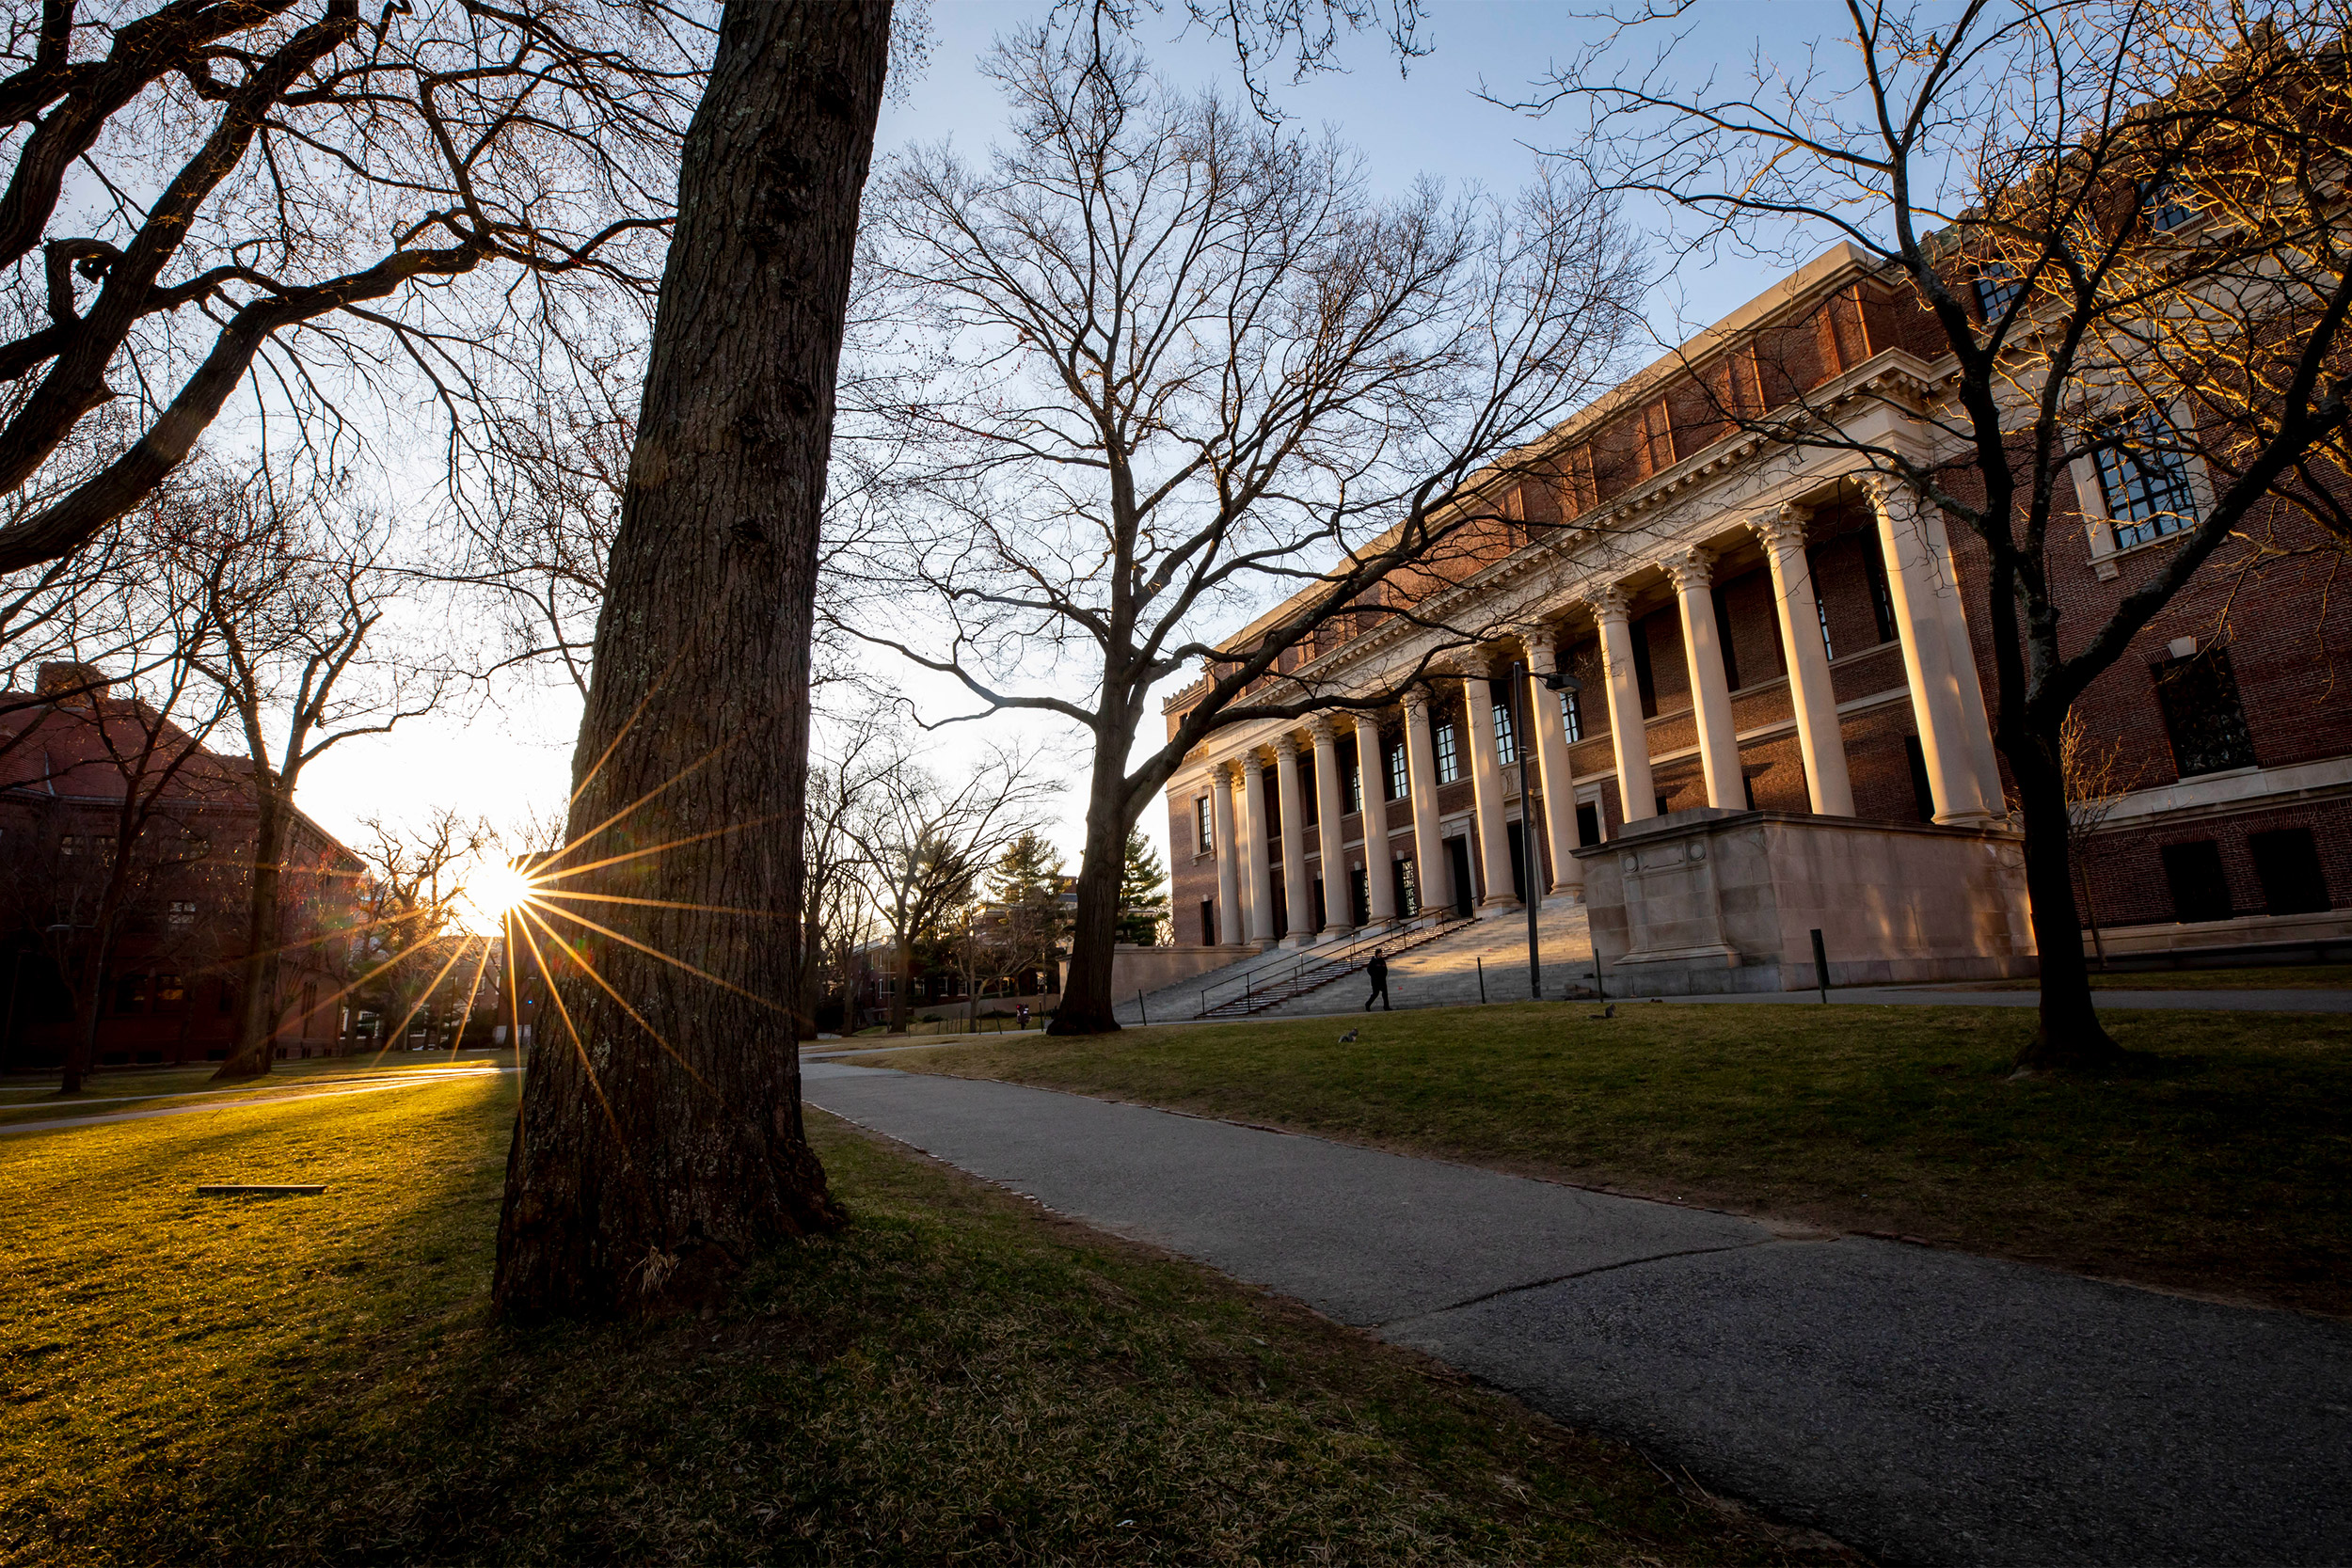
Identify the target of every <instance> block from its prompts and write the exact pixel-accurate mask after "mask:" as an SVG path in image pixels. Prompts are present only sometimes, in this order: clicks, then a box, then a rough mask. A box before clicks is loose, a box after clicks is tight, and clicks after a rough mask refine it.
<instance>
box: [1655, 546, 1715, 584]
mask: <svg viewBox="0 0 2352 1568" xmlns="http://www.w3.org/2000/svg"><path fill="white" fill-rule="evenodd" d="M1659 564H1660V565H1661V566H1663V567H1664V568H1665V569H1666V576H1667V577H1669V578H1672V579H1673V580H1674V585H1675V592H1676V593H1677V594H1696V593H1701V592H1703V591H1704V590H1705V589H1707V587H1708V585H1709V584H1711V583H1712V582H1713V581H1714V580H1715V552H1714V551H1712V550H1710V549H1708V548H1707V547H1705V546H1700V545H1692V546H1690V547H1689V548H1688V549H1680V550H1677V551H1675V552H1674V553H1673V554H1672V555H1670V556H1668V557H1666V558H1665V559H1664V560H1663V561H1661V562H1659Z"/></svg>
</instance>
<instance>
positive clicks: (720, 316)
mask: <svg viewBox="0 0 2352 1568" xmlns="http://www.w3.org/2000/svg"><path fill="white" fill-rule="evenodd" d="M889 38H890V5H889V0H854V3H852V0H767V3H762V4H746V3H738V4H734V5H730V6H729V7H728V8H727V10H726V14H725V17H724V19H723V21H722V23H721V24H720V36H719V47H718V55H717V59H716V61H715V63H714V65H713V67H712V71H711V78H710V86H709V87H708V89H707V91H706V93H705V94H704V97H703V103H702V106H701V108H700V109H699V110H698V111H697V112H696V114H695V117H694V123H693V126H692V129H691V131H690V132H689V134H688V136H687V140H686V148H685V156H684V163H683V167H682V171H681V173H680V177H679V181H678V225H677V232H676V235H675V239H674V240H673V242H672V245H671V249H670V259H669V265H668V269H667V273H666V275H665V276H664V277H663V279H662V287H661V303H660V312H659V314H658V316H657V319H656V322H655V325H654V338H653V352H652V357H651V362H650V364H649V365H648V367H647V371H646V379H645V398H644V409H643V412H642V414H641V415H640V418H639V422H638V437H637V450H636V453H635V455H634V458H633V459H632V461H631V463H630V467H629V476H628V490H627V492H626V494H625V495H624V498H623V501H622V510H621V526H620V530H619V532H618V534H617V535H616V537H615V538H614V541H613V546H612V564H611V569H610V572H609V574H608V578H607V586H606V594H605V602H604V609H603V612H602V614H601V616H600V617H599V618H598V621H597V625H596V654H595V666H594V669H595V673H594V676H593V678H592V685H591V689H590V691H589V698H588V707H587V714H586V717H585V718H584V719H583V720H582V721H581V724H580V748H579V751H578V752H577V753H576V755H575V758H574V761H573V768H574V773H575V777H576V779H577V780H578V783H579V786H580V787H579V792H578V795H577V798H576V800H574V802H573V806H572V815H571V823H570V831H569V834H568V841H567V845H566V847H565V849H564V852H563V853H562V854H561V855H559V856H558V857H557V863H556V864H554V865H551V866H549V867H547V868H544V869H543V870H542V872H541V876H542V878H543V879H545V878H547V877H548V876H550V875H552V877H553V878H554V879H555V880H553V881H552V882H551V883H550V884H549V885H550V886H551V887H552V888H555V889H560V890H562V891H563V892H566V893H569V892H579V893H595V894H601V895H618V896H621V897H628V898H643V899H650V900H660V901H663V902H662V903H661V904H659V905H652V904H612V903H584V904H583V903H579V902H570V901H566V900H564V899H563V898H561V897H550V898H548V899H547V900H546V902H548V903H551V904H554V905H556V906H557V907H560V908H569V909H571V910H574V911H580V913H582V914H583V915H585V916H586V917H587V918H589V919H593V920H596V922H597V923H598V924H600V925H605V926H609V927H614V928H617V929H619V930H621V931H624V932H626V933H627V934H628V936H629V937H630V938H632V939H633V940H635V941H637V942H644V943H645V944H646V945H647V946H649V947H652V948H654V949H657V950H658V951H660V952H661V953H666V954H670V955H674V956H675V957H676V958H680V959H682V960H684V961H685V962H688V963H691V964H693V965H694V966H695V967H696V968H698V969H701V970H704V971H706V972H707V973H708V974H712V975H715V976H717V978H718V979H719V981H721V982H723V984H720V985H714V984H712V983H711V981H709V980H707V979H703V978H699V977H697V976H696V975H694V974H689V973H687V972H685V971H683V970H681V969H678V968H675V967H673V966H672V965H669V964H667V963H664V962H662V961H661V960H660V959H659V958H651V957H648V956H647V955H645V954H644V953H643V952H640V951H638V950H636V949H634V948H631V947H628V946H627V945H626V944H624V943H622V942H613V941H610V940H607V939H601V938H596V937H593V936H590V937H588V938H587V939H586V940H585V941H584V942H582V943H581V944H580V949H579V958H580V962H579V964H577V965H575V964H571V963H568V962H566V963H564V964H563V965H562V967H561V968H560V969H559V971H558V973H557V974H555V975H554V976H552V979H553V981H554V995H553V997H552V998H551V999H550V1001H549V1003H548V1006H547V1009H546V1010H547V1011H548V1012H551V1013H554V1014H555V1015H556V1016H555V1017H554V1018H553V1019H550V1020H548V1021H546V1022H544V1023H543V1024H542V1025H541V1027H540V1028H539V1029H538V1030H537V1031H536V1034H535V1037H534V1044H535V1049H534V1050H533V1052H532V1061H531V1065H530V1071H529V1076H528V1078H527V1080H526V1088H525V1092H524V1096H523V1107H522V1115H521V1117H520V1118H519V1119H518V1120H517V1122H516V1130H515V1138H514V1143H513V1146H512V1148H511V1149H510V1151H509V1153H508V1157H507V1179H506V1198H505V1204H504V1208H503V1210H502V1212H501V1214H500V1218H499V1247H498V1267H497V1274H496V1276H495V1278H494V1281H493V1286H492V1290H493V1295H494V1298H495V1300H496V1302H497V1305H498V1307H500V1309H501V1311H502V1312H504V1313H505V1314H506V1315H507V1316H509V1317H510V1318H514V1319H518V1320H531V1319H537V1318H544V1317H547V1316H550V1315H554V1314H595V1315H602V1314H609V1313H613V1312H616V1311H639V1310H660V1309H664V1308H666V1307H672V1306H676V1305H684V1304H687V1303H691V1302H694V1301H698V1300H701V1299H705V1298H707V1295H708V1294H709V1293H710V1292H711V1291H714V1290H715V1289H716V1288H718V1287H719V1286H720V1285H721V1284H722V1283H723V1281H724V1280H725V1279H726V1278H727V1277H728V1276H729V1275H733V1274H734V1273H735V1272H736V1271H737V1270H739V1268H741V1267H742V1266H743V1265H744V1264H746V1263H748V1262H749V1261H750V1260H751V1259H753V1258H754V1257H755V1255H756V1254H758V1253H759V1252H760V1251H762V1250H763V1249H765V1248H769V1247H771V1246H773V1245H774V1244H776V1243H779V1242H782V1241H785V1240H787V1239H789V1238H792V1237H797V1236H803V1235H806V1234H809V1233H810V1232H812V1231H818V1230H822V1229H825V1228H828V1227H833V1226H834V1225H837V1224H838V1223H839V1222H840V1217H841V1216H840V1211H839V1210H838V1209H837V1208H836V1207H835V1205H834V1202H833V1199H832V1197H831V1196H829V1195H828V1194H827V1192H826V1190H825V1175H824V1170H823V1168H822V1167H821V1166H820V1165H819V1164H818V1161H817V1157H816V1155H815V1153H814V1152H812V1151H811V1149H810V1148H809V1147H808V1143H807V1140H806V1138H805V1137H804V1135H803V1131H802V1125H801V1096H800V1060H799V1053H798V1050H799V1041H798V1038H797V1035H796V1031H795V1029H794V1026H793V1018H794V1015H795V1013H796V1012H797V1011H798V1004H799V998H798V997H797V995H796V994H795V993H794V992H795V987H796V985H797V982H798V978H799V955H798V951H797V948H798V942H797V941H778V940H777V933H776V931H775V928H774V925H773V924H772V923H771V922H770V921H766V920H762V919H759V918H756V917H755V916H745V915H739V914H734V913H721V912H715V910H714V909H713V908H712V907H724V908H730V909H749V910H753V911H774V912H775V913H778V914H783V915H786V916H787V917H797V916H798V914H799V912H800V911H799V901H800V895H801V885H800V884H801V874H802V853H803V847H802V840H801V832H802V807H803V786H804V784H805V782H806V777H807V766H808V672H809V630H810V624H811V620H812V617H813V614H814V609H815V596H816V573H817V542H818V518H819V514H820V512H821V510H822V506H823V501H824V486H825V465H826V457H827V450H828V447H829V445H830V442H831V439H832V431H833V413H834V376H835V372H836V371H837V369H838V366H839V363H840V355H841V336H842V326H843V322H844V319H845V317H846V315H847V312H848V307H849V289H850V257H851V254H852V251H853V248H854V243H855V236H856V231H857V215H858V200H859V195H860V192H861V191H862V190H863V189H864V186H865V182H866V166H867V163H868V161H869V160H870V158H871V157H872V153H873V144H874V123H875V117H876V114H877V111H878V110H879V107H880V105H881V102H882V74H883V69H884V66H885V64H886V62H887V59H888V55H889ZM657 790H659V791H660V793H659V794H658V795H657V794H655V793H654V792H655V791H657ZM614 816H618V817H619V820H618V821H617V822H615V823H614V825H613V826H612V827H610V828H605V829H604V830H603V831H602V832H596V829H597V828H598V827H599V826H600V825H601V824H603V823H605V822H606V820H607V819H608V818H612V817H614ZM723 830H726V831H725V832H723V835H722V836H719V837H713V838H705V839H702V840H701V841H700V842H694V840H695V837H696V835H698V834H708V833H714V832H722V831H723ZM656 847H660V849H659V852H653V853H647V854H645V855H644V856H642V857H639V858H634V859H628V860H625V861H622V862H620V863H616V864H612V865H607V866H604V867H602V868H600V869H597V870H595V871H590V872H587V873H585V874H578V875H575V874H569V873H571V872H573V871H574V870H575V869H576V868H579V867H583V866H587V865H590V864H592V863H596V862H598V861H603V860H606V859H608V858H610V857H613V856H619V855H627V854H628V853H629V852H630V851H632V850H638V849H644V850H648V851H651V850H654V849H656ZM672 906H686V907H683V908H680V907H672ZM550 918H551V924H552V925H553V926H554V927H556V928H557V929H558V930H561V931H563V932H564V933H565V934H566V935H570V936H575V937H577V936H580V934H581V928H580V927H578V926H577V925H575V924H574V923H573V922H571V921H569V920H566V919H564V917H562V916H560V915H558V916H553V917H550ZM521 924H522V925H523V926H524V927H526V928H529V927H530V925H531V922H530V921H529V920H528V919H526V920H524V921H522V922H521ZM535 935H536V940H537V942H538V944H539V947H540V949H541V950H542V951H544V950H545V949H546V947H547V945H548V933H547V932H546V931H543V930H542V931H538V932H536V933H535ZM589 966H593V968H594V969H595V971H596V974H598V975H600V976H601V977H602V978H603V980H604V981H606V982H608V983H609V984H610V985H611V986H612V989H613V990H615V991H617V992H618V993H619V995H620V996H622V997H626V998H627V999H628V1004H629V1005H630V1006H633V1007H634V1008H635V1009H636V1011H637V1013H638V1014H640V1015H641V1016H642V1017H643V1019H644V1023H643V1024H641V1023H639V1022H637V1021H636V1020H635V1019H632V1018H631V1017H630V1016H629V1014H628V1011H627V1010H626V1009H625V1008H624V1007H623V1006H621V1005H620V1003H618V1002H617V1001H616V1000H615V999H614V998H613V997H612V996H611V995H609V994H607V993H606V991H605V990H603V988H602V987H600V986H599V985H597V984H596V981H595V980H594V979H591V978H589V977H588V976H587V975H585V974H581V973H580V970H581V968H583V967H589ZM730 988H733V989H730ZM745 992H748V993H749V995H748V996H747V995H745V994H743V993H745ZM647 1026H650V1028H651V1030H653V1031H658V1032H659V1034H660V1039H659V1040H657V1039H656V1038H655V1037H653V1036H652V1035H651V1034H649V1033H648V1028H647ZM665 1047H666V1048H665ZM673 1053H675V1055H674V1054H673Z"/></svg>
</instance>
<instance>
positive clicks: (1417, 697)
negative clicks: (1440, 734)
mask: <svg viewBox="0 0 2352 1568" xmlns="http://www.w3.org/2000/svg"><path fill="white" fill-rule="evenodd" d="M1397 702H1398V703H1399V705H1402V706H1403V707H1404V709H1405V717H1406V719H1407V720H1413V719H1425V718H1427V717H1428V715H1429V689H1428V688H1427V687H1425V686H1418V685H1417V686H1414V687H1412V688H1411V689H1408V690H1406V693H1405V694H1404V695H1403V696H1402V697H1399V698H1398V699H1397Z"/></svg>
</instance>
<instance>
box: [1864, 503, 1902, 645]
mask: <svg viewBox="0 0 2352 1568" xmlns="http://www.w3.org/2000/svg"><path fill="white" fill-rule="evenodd" d="M1862 569H1863V575H1864V576H1865V577H1866V578H1868V580H1869V584H1870V623H1871V625H1872V626H1874V627H1875V628H1876V629H1877V631H1878V634H1879V641H1881V642H1882V643H1884V642H1892V641H1895V592H1894V590H1893V589H1891V588H1889V587H1888V586H1887V585H1886V548H1885V546H1883V545H1882V544H1880V543H1879V536H1878V531H1877V530H1876V529H1866V530H1865V531H1863V535H1862Z"/></svg>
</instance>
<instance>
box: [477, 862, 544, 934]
mask: <svg viewBox="0 0 2352 1568" xmlns="http://www.w3.org/2000/svg"><path fill="white" fill-rule="evenodd" d="M531 893H532V885H531V879H530V878H528V877H526V876H524V875H523V874H522V873H521V872H519V871H517V870H516V869H515V868H514V867H513V866H511V865H485V866H484V867H483V868H482V869H481V870H479V871H477V872H475V873H474V874H473V875H472V876H471V877H469V878H468V879H466V901H467V902H468V903H469V904H471V905H472V906H473V907H474V908H475V909H476V910H478V911H481V913H482V916H483V918H484V919H485V920H493V921H495V920H503V919H504V918H505V917H506V916H507V915H509V914H511V913H513V912H514V911H515V910H516V907H517V906H519V905H521V904H522V903H523V902H524V901H526V900H527V899H529V898H530V896H531Z"/></svg>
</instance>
